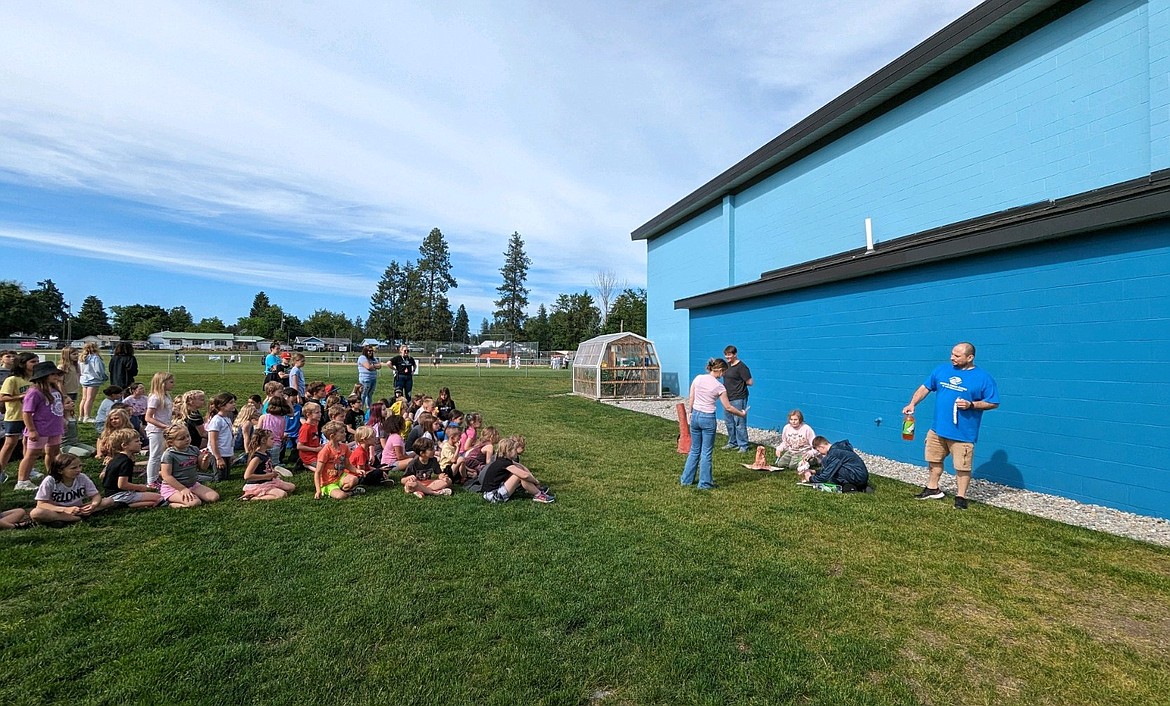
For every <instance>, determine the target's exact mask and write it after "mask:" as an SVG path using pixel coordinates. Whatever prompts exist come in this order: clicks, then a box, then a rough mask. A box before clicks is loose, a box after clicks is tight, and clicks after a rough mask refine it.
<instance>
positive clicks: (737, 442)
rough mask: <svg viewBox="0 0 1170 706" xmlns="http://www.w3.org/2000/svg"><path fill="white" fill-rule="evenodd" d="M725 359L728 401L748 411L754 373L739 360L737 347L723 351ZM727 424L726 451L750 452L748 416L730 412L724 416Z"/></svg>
mask: <svg viewBox="0 0 1170 706" xmlns="http://www.w3.org/2000/svg"><path fill="white" fill-rule="evenodd" d="M723 357H724V358H726V359H727V370H726V371H724V373H723V386H724V387H726V388H727V400H728V401H729V402H731V406H732V407H735V408H736V409H740V410H742V409H747V400H748V388H749V387H751V385H752V382H753V381H752V371H751V370H750V369H748V366H747V364H746V363H744V362H743V361H742V360H740V359H739V351H737V350H736V348H735V346H728V347H726V348H724V349H723ZM723 419H724V422H725V423H726V424H727V445H726V446H724V447H723V448H724V449H726V450H730V449H736V448H737V449H739V452H740V453H741V454H745V453H747V452H748V435H747V430H748V427H747V415H746V414H745V415H744V416H742V417H737V416H735V415H734V414H731V413H730V412H726V413H725V414H724V417H723Z"/></svg>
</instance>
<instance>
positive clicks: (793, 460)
mask: <svg viewBox="0 0 1170 706" xmlns="http://www.w3.org/2000/svg"><path fill="white" fill-rule="evenodd" d="M816 435H817V434H816V432H814V431H813V429H812V427H810V426H809V425H807V424H805V423H804V414H803V413H802V412H801V411H800V410H799V409H794V410H792V411H791V412H789V413H788V424H787V425H785V427H784V428H783V429H782V430H781V431H780V445H779V446H777V447H776V463H775V465H776V466H779V467H780V470H782V471H797V470H799V471H807V470H808V459H809V458H811V457H812V456H813V455H814V454H815V453H816V451H814V450H813V446H812V440H813V437H815V436H816Z"/></svg>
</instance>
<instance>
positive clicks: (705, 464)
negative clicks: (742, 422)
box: [680, 358, 747, 490]
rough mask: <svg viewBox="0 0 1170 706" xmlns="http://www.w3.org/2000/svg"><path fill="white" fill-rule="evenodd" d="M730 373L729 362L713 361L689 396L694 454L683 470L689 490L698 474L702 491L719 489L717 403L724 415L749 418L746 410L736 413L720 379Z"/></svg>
mask: <svg viewBox="0 0 1170 706" xmlns="http://www.w3.org/2000/svg"><path fill="white" fill-rule="evenodd" d="M724 370H727V361H725V360H723V359H722V358H712V359H710V360H708V361H707V372H706V373H705V374H703V375H696V376H695V379H694V381H693V382H692V383H691V393H690V395H688V396H687V407H689V408H690V410H691V452H690V453H689V454H687V464H686V466H684V467H683V472H682V478H681V479H680V480H681V481H682V484H683V485H686V486H689V485H691V484H692V483H694V482H695V472H696V471H698V475H699V489H700V490H710V489H711V488H714V487H715V480H714V479H713V478H712V477H711V454H712V453H713V452H714V450H715V402H716V401H718V402H719V403H720V404H722V405H723V409H724V411H726V412H727V413H728V414H733V415H735V416H737V417H746V416H747V410H746V409H742V410H741V409H736V408H735V407H733V406H732V405H731V401H730V400H728V399H727V389H726V388H725V387H723V383H721V382H719V378H721V377H723V371H724Z"/></svg>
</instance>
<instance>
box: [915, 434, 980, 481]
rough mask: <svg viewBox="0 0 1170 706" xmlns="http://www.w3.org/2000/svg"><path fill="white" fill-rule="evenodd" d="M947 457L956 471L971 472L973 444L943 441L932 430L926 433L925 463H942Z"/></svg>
mask: <svg viewBox="0 0 1170 706" xmlns="http://www.w3.org/2000/svg"><path fill="white" fill-rule="evenodd" d="M947 456H950V457H951V463H952V464H954V466H955V470H956V471H967V472H970V470H971V461H972V460H973V459H974V457H975V444H973V443H972V442H970V441H955V440H953V439H944V438H942V437H941V436H939V435H938V434H935V433H934V430H933V429H931V430H930V431H928V432H926V462H927V463H942V462H943V459H944V458H946V457H947Z"/></svg>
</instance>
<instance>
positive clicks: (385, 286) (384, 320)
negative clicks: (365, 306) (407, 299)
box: [366, 260, 403, 342]
mask: <svg viewBox="0 0 1170 706" xmlns="http://www.w3.org/2000/svg"><path fill="white" fill-rule="evenodd" d="M402 290H403V273H402V268H401V267H400V266H399V265H398V261H397V260H391V261H390V265H389V266H387V267H386V270H385V271H384V272H382V279H380V280H378V288H377V289H375V290H374V296H372V297H370V312H369V316H368V317H367V318H366V330H367V331H369V333H370V335H371V336H373V337H374V338H380V339H382V340H384V341H390V342H393V341H395V340H396V339H398V338H399V337H400V336H401V333H402V332H401V329H402V312H401V308H400V299H401V296H402Z"/></svg>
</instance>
